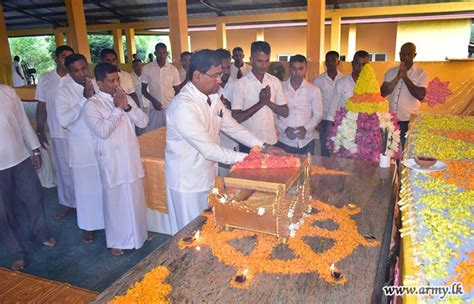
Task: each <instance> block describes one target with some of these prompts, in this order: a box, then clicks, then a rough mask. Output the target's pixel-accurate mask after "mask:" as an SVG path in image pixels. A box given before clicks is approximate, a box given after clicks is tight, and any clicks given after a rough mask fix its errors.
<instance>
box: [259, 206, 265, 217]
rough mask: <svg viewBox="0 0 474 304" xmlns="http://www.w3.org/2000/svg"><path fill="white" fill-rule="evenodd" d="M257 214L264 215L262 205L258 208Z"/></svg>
mask: <svg viewBox="0 0 474 304" xmlns="http://www.w3.org/2000/svg"><path fill="white" fill-rule="evenodd" d="M257 214H258V215H260V216H262V215H264V214H265V208H263V207H260V208H258V210H257Z"/></svg>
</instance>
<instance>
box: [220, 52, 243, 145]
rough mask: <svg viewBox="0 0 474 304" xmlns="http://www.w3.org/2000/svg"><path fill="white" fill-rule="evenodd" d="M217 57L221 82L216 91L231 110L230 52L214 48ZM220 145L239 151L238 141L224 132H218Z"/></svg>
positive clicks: (232, 88) (232, 85) (232, 83)
mask: <svg viewBox="0 0 474 304" xmlns="http://www.w3.org/2000/svg"><path fill="white" fill-rule="evenodd" d="M216 54H217V57H219V59H220V60H221V71H222V76H221V84H220V85H219V91H218V92H217V93H218V94H219V96H220V98H221V101H222V103H223V104H224V106H225V107H226V108H227V109H228V110H231V104H232V94H233V92H234V80H233V79H232V78H231V77H230V65H231V63H230V58H231V56H230V52H229V51H228V50H225V49H218V50H216ZM220 139H221V146H223V147H224V148H227V149H231V150H234V151H239V143H237V142H236V141H235V140H233V139H232V138H230V137H229V136H227V135H226V134H224V133H223V132H221V133H220Z"/></svg>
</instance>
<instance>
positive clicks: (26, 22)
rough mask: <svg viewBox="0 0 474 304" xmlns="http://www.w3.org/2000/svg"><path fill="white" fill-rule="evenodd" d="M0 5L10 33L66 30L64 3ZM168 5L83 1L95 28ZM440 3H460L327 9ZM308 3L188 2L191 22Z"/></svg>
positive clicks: (142, 0) (404, 0)
mask: <svg viewBox="0 0 474 304" xmlns="http://www.w3.org/2000/svg"><path fill="white" fill-rule="evenodd" d="M1 2H2V4H3V10H4V14H5V20H6V23H7V29H8V30H18V29H34V28H51V27H53V28H55V27H65V26H67V17H66V8H65V4H64V1H58V0H50V1H48V0H3V1H1ZM166 2H167V1H166V0H109V1H103V0H84V10H85V16H86V23H87V24H88V25H92V24H108V23H119V22H139V21H159V20H166V18H167V17H168V12H167V4H166ZM441 2H459V0H453V1H436V0H381V1H367V0H327V1H326V3H327V5H326V8H327V9H334V8H336V9H337V8H341V9H344V8H361V7H373V6H392V5H410V4H421V3H441ZM306 3H307V0H227V1H222V0H187V1H186V4H187V14H188V18H206V17H209V18H211V17H216V16H238V15H248V14H260V13H275V12H294V11H305V10H306ZM473 6H474V4H473ZM473 10H474V8H473Z"/></svg>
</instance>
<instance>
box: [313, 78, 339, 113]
mask: <svg viewBox="0 0 474 304" xmlns="http://www.w3.org/2000/svg"><path fill="white" fill-rule="evenodd" d="M342 77H344V74H342V73H341V72H339V71H337V74H336V77H335V78H334V80H332V79H331V77H329V75H328V73H327V72H324V73H322V74H321V75H319V76H318V77H317V78H316V79H315V80H314V81H313V84H314V85H315V86H316V87H318V88H319V89H320V90H321V97H322V99H323V119H324V120H329V119H328V116H329V109H330V108H331V98H332V95H333V94H334V89H335V87H336V82H337V81H338V80H339V79H341V78H342Z"/></svg>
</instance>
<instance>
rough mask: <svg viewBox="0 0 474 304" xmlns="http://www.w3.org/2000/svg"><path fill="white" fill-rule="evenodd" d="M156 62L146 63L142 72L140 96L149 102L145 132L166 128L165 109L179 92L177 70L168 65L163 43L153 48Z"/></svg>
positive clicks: (166, 52)
mask: <svg viewBox="0 0 474 304" xmlns="http://www.w3.org/2000/svg"><path fill="white" fill-rule="evenodd" d="M155 56H156V60H155V61H152V62H150V63H148V64H147V65H145V66H144V67H143V71H142V79H141V80H142V94H143V96H145V97H146V98H147V99H148V100H149V101H150V102H151V105H152V106H151V107H150V113H149V116H150V123H149V124H148V127H147V131H151V130H154V129H158V128H161V127H164V126H166V109H167V108H168V104H169V103H170V101H171V99H172V98H173V97H174V95H175V94H176V93H177V92H178V91H179V85H180V84H181V82H180V80H179V73H178V69H177V68H176V67H175V66H174V65H172V64H170V63H168V62H167V61H166V59H167V58H168V51H167V47H166V45H165V44H164V43H161V42H160V43H158V44H157V45H156V46H155Z"/></svg>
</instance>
